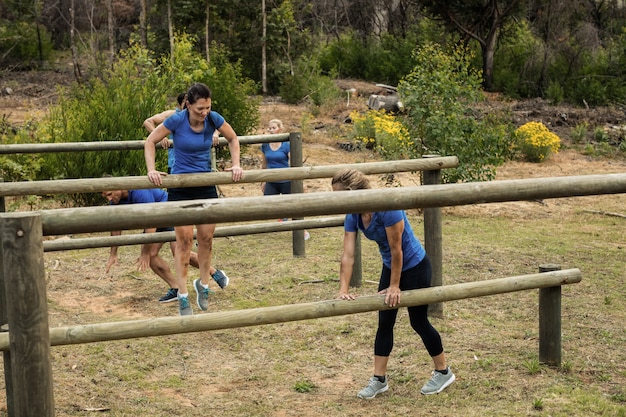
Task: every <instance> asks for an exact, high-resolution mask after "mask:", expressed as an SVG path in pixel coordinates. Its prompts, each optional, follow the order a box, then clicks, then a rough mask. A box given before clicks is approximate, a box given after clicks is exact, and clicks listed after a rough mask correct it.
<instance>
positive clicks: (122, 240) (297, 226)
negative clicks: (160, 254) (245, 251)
mask: <svg viewBox="0 0 626 417" xmlns="http://www.w3.org/2000/svg"><path fill="white" fill-rule="evenodd" d="M344 219H345V216H333V217H325V218H313V219H305V220H290V221H286V222H271V223H255V224H251V223H250V224H241V225H235V226H222V227H217V228H216V229H215V235H214V236H215V237H229V236H243V235H254V234H260V233H273V232H289V231H292V230H302V229H321V228H324V227H337V226H343V221H344ZM194 238H195V231H194ZM175 240H176V234H175V233H174V232H159V233H135V234H132V235H122V236H98V237H83V238H74V239H57V240H46V241H44V242H43V250H44V252H54V251H63V250H74V249H90V248H107V247H110V246H128V245H142V244H147V243H161V242H173V241H175Z"/></svg>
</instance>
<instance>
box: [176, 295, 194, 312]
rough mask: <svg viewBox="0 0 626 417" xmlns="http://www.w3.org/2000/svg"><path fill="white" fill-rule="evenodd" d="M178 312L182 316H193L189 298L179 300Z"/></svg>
mask: <svg viewBox="0 0 626 417" xmlns="http://www.w3.org/2000/svg"><path fill="white" fill-rule="evenodd" d="M178 312H179V313H180V315H181V316H191V315H192V314H193V310H192V309H191V306H190V305H189V297H179V298H178Z"/></svg>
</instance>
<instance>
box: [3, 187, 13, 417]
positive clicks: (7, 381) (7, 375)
mask: <svg viewBox="0 0 626 417" xmlns="http://www.w3.org/2000/svg"><path fill="white" fill-rule="evenodd" d="M0 182H4V178H0ZM5 211H6V207H5V204H4V196H2V197H0V212H1V213H4V212H5ZM4 281H5V276H4V256H3V255H2V248H1V247H0V333H2V332H8V331H9V318H8V316H7V302H6V299H7V297H6V292H5V291H4V285H5V284H4ZM2 359H3V361H4V385H5V387H6V389H5V391H6V394H7V414H8V415H9V416H11V417H12V416H14V415H15V410H14V408H13V382H12V376H11V351H10V350H7V351H6V352H2Z"/></svg>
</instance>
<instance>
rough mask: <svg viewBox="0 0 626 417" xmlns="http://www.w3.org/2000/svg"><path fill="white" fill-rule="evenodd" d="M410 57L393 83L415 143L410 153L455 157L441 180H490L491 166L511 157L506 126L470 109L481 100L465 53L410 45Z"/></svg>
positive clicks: (477, 80) (476, 77) (495, 117)
mask: <svg viewBox="0 0 626 417" xmlns="http://www.w3.org/2000/svg"><path fill="white" fill-rule="evenodd" d="M414 60H415V61H416V62H417V63H416V66H415V68H414V69H413V71H412V72H411V73H410V74H409V75H408V76H407V77H405V78H404V79H403V80H402V81H401V82H400V85H399V87H398V92H399V94H400V97H401V98H402V102H403V103H404V106H405V109H406V121H405V123H406V126H407V127H408V129H409V132H410V135H411V138H412V139H413V140H414V141H415V146H414V147H413V149H412V154H411V157H413V158H416V157H421V156H422V155H424V154H438V155H441V156H457V157H458V158H459V167H458V168H455V169H450V170H445V172H444V174H443V175H444V178H443V179H444V181H446V182H458V181H476V180H489V179H493V178H494V177H495V167H497V166H499V165H501V164H502V163H504V162H505V161H506V160H507V159H510V158H511V156H512V143H513V135H512V128H511V126H510V125H508V124H505V123H504V122H502V121H501V117H500V116H499V115H498V114H495V113H493V114H488V115H485V114H482V113H481V112H479V111H476V110H474V107H475V105H476V104H477V103H478V102H479V100H481V99H482V90H481V81H482V80H481V74H480V73H479V72H477V71H475V70H474V69H473V68H472V66H471V56H470V55H468V54H466V51H465V50H464V49H462V48H457V49H455V50H452V51H450V52H449V53H446V52H444V51H443V50H442V48H441V47H440V46H438V45H435V44H426V45H424V46H422V47H419V48H417V49H416V51H415V53H414Z"/></svg>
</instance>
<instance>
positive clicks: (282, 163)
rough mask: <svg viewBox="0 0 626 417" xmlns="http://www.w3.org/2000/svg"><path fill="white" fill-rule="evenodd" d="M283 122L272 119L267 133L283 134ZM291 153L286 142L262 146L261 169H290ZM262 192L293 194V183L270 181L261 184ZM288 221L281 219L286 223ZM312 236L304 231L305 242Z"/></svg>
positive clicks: (265, 193)
mask: <svg viewBox="0 0 626 417" xmlns="http://www.w3.org/2000/svg"><path fill="white" fill-rule="evenodd" d="M283 129H284V127H283V122H282V121H280V120H279V119H272V120H270V122H269V123H268V128H267V131H268V132H269V133H270V135H277V134H279V133H282V132H283ZM290 152H291V144H290V142H289V141H284V142H269V143H263V144H261V155H262V157H263V160H262V162H261V168H263V169H274V168H289V166H290V163H289V156H290ZM261 190H263V195H280V194H291V181H289V180H283V181H271V182H270V181H268V182H264V183H262V184H261ZM284 220H287V219H280V220H279V221H284ZM310 237H311V235H310V234H309V232H308V231H307V230H305V231H304V240H309V238H310Z"/></svg>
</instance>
